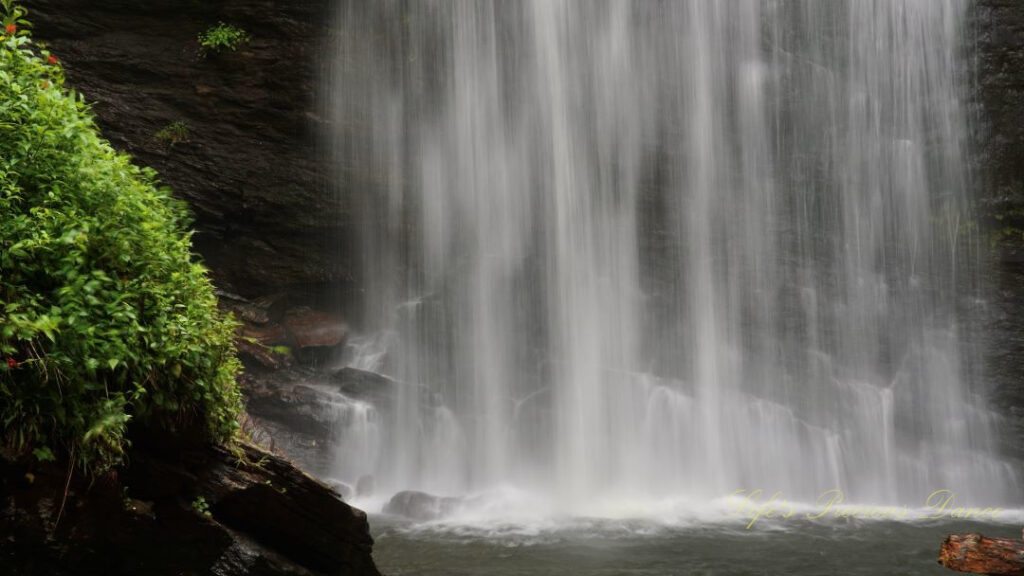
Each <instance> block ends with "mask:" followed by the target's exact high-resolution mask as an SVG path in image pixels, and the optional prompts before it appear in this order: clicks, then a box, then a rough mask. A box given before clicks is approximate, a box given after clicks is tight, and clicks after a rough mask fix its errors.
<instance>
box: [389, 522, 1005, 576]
mask: <svg viewBox="0 0 1024 576" xmlns="http://www.w3.org/2000/svg"><path fill="white" fill-rule="evenodd" d="M1018 520H1019V518H1018ZM370 522H371V528H372V529H373V534H374V537H375V538H376V541H377V543H376V545H375V547H374V558H375V559H376V561H377V564H378V566H379V567H380V569H381V571H382V572H383V573H385V574H389V575H391V576H411V575H416V576H433V575H438V576H440V575H445V576H462V575H480V576H489V575H494V576H513V575H529V576H543V575H549V574H550V575H567V574H571V575H576V576H612V575H642V576H662V575H665V576H668V575H683V574H685V575H694V576H697V575H700V576H712V575H714V576H726V575H729V576H741V575H750V576H754V575H775V574H786V575H790V576H792V575H800V576H805V575H806V576H811V575H822V576H825V575H836V574H844V575H845V574H863V575H871V576H878V575H883V574H885V575H908V576H909V575H931V574H934V575H941V574H953V573H952V572H950V571H949V570H947V569H945V568H943V567H941V566H940V565H939V564H938V563H937V561H936V559H937V557H938V552H939V546H940V544H941V542H942V540H943V538H945V536H946V535H947V534H950V533H953V532H975V531H977V532H982V533H984V534H985V535H987V536H1002V537H1019V536H1020V529H1019V524H1009V523H979V522H970V521H955V520H949V519H945V520H941V521H940V520H930V521H917V522H894V521H868V520H850V519H847V520H841V519H829V520H827V521H809V520H806V519H802V520H797V519H790V520H779V521H760V522H758V523H757V524H756V525H755V526H754V527H753V528H752V529H750V530H746V529H745V528H744V522H743V521H741V520H736V521H733V522H729V523H707V524H703V525H688V526H671V525H666V524H663V523H657V522H652V521H648V520H581V519H577V520H571V521H565V522H563V523H557V522H554V523H552V524H549V525H541V526H534V527H532V528H525V527H524V526H522V525H515V524H504V525H503V524H501V523H495V524H492V525H490V526H487V527H481V526H475V527H474V526H465V525H463V526H458V525H452V524H428V525H422V524H420V525H417V524H412V523H409V522H406V521H401V520H398V519H396V518H394V517H387V516H371V519H370Z"/></svg>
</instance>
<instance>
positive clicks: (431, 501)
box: [384, 490, 460, 521]
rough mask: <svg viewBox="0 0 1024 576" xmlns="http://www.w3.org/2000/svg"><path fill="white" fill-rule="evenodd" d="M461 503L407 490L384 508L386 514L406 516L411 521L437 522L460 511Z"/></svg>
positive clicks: (394, 497) (393, 498)
mask: <svg viewBox="0 0 1024 576" xmlns="http://www.w3.org/2000/svg"><path fill="white" fill-rule="evenodd" d="M459 503H460V500H459V499H458V498H444V497H440V496H434V495H433V494H427V493H426V492H417V491H414V490H407V491H405V492H399V493H398V494H395V495H394V496H393V497H392V498H391V500H389V501H388V503H387V504H386V505H385V506H384V513H385V514H394V515H396V516H404V517H406V518H409V519H411V520H420V521H426V520H437V519H438V518H443V517H445V516H448V515H450V514H452V513H453V512H455V511H456V510H458V507H459Z"/></svg>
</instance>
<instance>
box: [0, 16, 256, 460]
mask: <svg viewBox="0 0 1024 576" xmlns="http://www.w3.org/2000/svg"><path fill="white" fill-rule="evenodd" d="M0 2H3V4H0V6H2V7H3V8H4V9H5V10H6V12H5V15H6V16H7V17H9V16H10V14H11V13H12V12H11V10H12V9H13V7H12V5H11V4H9V3H8V0H0ZM55 62H56V60H55V59H53V58H51V57H50V55H49V54H48V53H47V52H46V51H45V50H40V49H38V47H36V46H34V45H33V44H32V42H31V40H30V38H29V36H28V35H27V34H25V33H24V32H19V33H18V34H15V35H4V36H0V422H2V423H3V432H2V435H0V442H2V443H3V444H4V445H5V446H6V447H7V448H8V449H12V450H14V451H15V452H16V453H17V454H29V453H32V454H34V455H35V456H36V458H37V459H38V460H49V459H53V458H55V457H56V458H58V459H67V458H69V457H74V458H75V460H76V463H77V465H78V466H79V467H80V468H82V469H85V470H89V471H100V470H103V469H106V468H108V467H110V466H113V465H116V464H117V463H119V462H120V461H121V460H122V457H123V454H124V450H125V444H126V440H125V430H126V426H127V424H128V422H129V421H131V420H136V421H140V422H141V423H144V424H145V425H146V426H148V427H151V428H154V429H159V430H167V431H176V430H181V429H184V428H185V427H190V428H196V429H200V430H203V431H204V432H205V434H204V436H205V437H206V438H207V439H209V440H211V441H226V440H228V439H230V438H231V437H232V435H233V434H234V431H235V430H236V429H237V424H236V414H237V413H238V411H239V409H240V400H239V395H238V391H237V388H236V386H235V375H236V373H237V370H238V366H239V364H238V361H237V359H236V358H235V351H234V345H233V341H232V339H233V330H234V321H233V320H231V319H230V318H225V317H224V316H223V315H222V314H220V313H219V312H218V310H217V302H216V299H215V297H214V294H213V288H212V286H211V284H210V281H209V279H208V278H207V274H206V270H205V268H203V267H202V265H200V264H198V263H196V262H194V261H193V254H192V245H191V237H190V233H189V232H188V229H187V224H188V222H187V212H186V210H185V207H184V205H183V204H181V203H180V202H178V201H177V200H174V199H173V198H171V196H170V195H169V191H168V190H167V189H166V188H164V187H161V186H159V185H158V183H157V179H156V174H155V173H154V172H153V171H152V170H150V169H147V168H139V167H136V166H135V165H133V164H132V162H131V160H130V158H129V157H128V156H127V155H124V154H119V153H117V152H116V151H114V150H113V148H111V146H110V144H109V143H107V142H106V141H105V140H103V139H102V138H101V136H100V135H99V132H98V130H97V128H96V125H95V123H94V121H93V118H92V116H91V114H90V112H89V107H88V105H87V104H86V103H85V101H84V100H83V99H82V98H81V97H80V96H78V95H76V94H74V93H72V92H69V91H68V90H66V89H65V88H64V87H63V72H62V71H61V69H60V67H59V66H58V65H56V64H55Z"/></svg>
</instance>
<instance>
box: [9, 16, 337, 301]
mask: <svg viewBox="0 0 1024 576" xmlns="http://www.w3.org/2000/svg"><path fill="white" fill-rule="evenodd" d="M26 5H27V6H28V8H29V9H30V11H31V13H30V15H29V17H30V19H31V20H32V21H33V22H34V24H35V33H36V37H37V39H39V40H41V41H44V42H47V43H48V44H49V45H50V47H51V48H52V49H53V50H54V52H55V53H56V54H57V55H58V56H59V57H60V58H61V60H62V61H63V62H64V65H65V67H66V69H67V74H68V78H69V80H70V82H71V84H72V85H73V86H74V87H75V88H76V89H77V90H79V91H80V92H81V93H82V94H84V95H85V97H86V99H88V100H89V101H90V102H94V103H95V107H94V110H95V112H96V115H97V118H98V121H99V124H100V127H101V128H102V129H103V132H104V135H105V136H106V137H107V138H109V139H110V140H111V141H112V142H113V143H114V144H115V145H116V146H118V147H119V148H121V149H123V150H125V151H127V152H130V153H131V154H133V155H134V156H135V157H136V158H137V159H138V161H139V162H140V163H142V164H145V165H148V166H152V167H153V168H155V169H157V170H158V171H159V172H160V174H161V176H162V178H163V180H164V181H165V182H166V183H167V184H168V185H170V186H171V187H172V188H173V190H174V192H175V194H176V195H178V196H179V197H181V198H184V199H185V200H187V201H188V203H189V204H190V205H191V207H192V210H193V212H194V214H195V217H196V227H197V235H196V238H195V239H196V245H197V248H198V250H199V251H200V253H201V254H202V255H203V257H204V258H205V260H206V262H207V263H208V265H209V266H210V267H211V268H212V269H213V271H214V273H215V276H216V278H217V280H218V283H219V284H220V285H221V286H222V287H225V288H229V289H233V290H235V291H237V292H240V293H243V294H248V295H253V294H258V293H261V292H266V291H268V290H275V289H279V288H281V287H286V286H316V285H324V284H335V285H337V284H344V283H345V282H346V281H348V280H351V277H352V274H351V271H352V270H353V266H351V263H350V260H349V259H348V258H347V256H348V254H349V252H348V251H345V250H342V249H341V248H342V247H343V246H345V245H346V231H347V230H351V229H352V228H353V227H352V226H351V218H352V214H351V210H350V204H349V203H348V202H347V201H346V197H345V196H344V195H343V194H339V193H338V191H337V190H336V189H335V187H334V186H333V185H332V180H333V178H329V177H327V174H328V172H330V170H329V168H330V167H327V166H325V165H324V162H323V160H322V158H321V156H320V154H318V142H320V141H321V136H322V131H323V130H324V122H323V121H322V119H321V117H320V115H319V114H318V112H317V110H318V105H317V93H318V91H317V86H318V78H319V76H320V65H321V61H322V55H323V53H324V50H325V48H324V46H325V40H326V38H327V37H328V35H329V32H330V23H331V18H330V17H329V13H330V6H331V2H330V1H329V0H210V1H201V0H147V1H145V2H139V1H137V0H28V1H27V2H26ZM218 22H226V23H229V24H232V25H235V26H239V27H241V28H243V29H244V30H246V31H247V32H249V34H250V35H251V37H252V41H251V42H250V43H248V44H246V45H244V46H242V47H241V48H240V49H239V50H238V51H237V52H228V53H226V54H221V55H219V56H218V55H215V56H210V57H204V56H202V55H201V54H200V50H199V48H200V46H199V43H198V40H197V37H198V35H199V34H200V33H201V32H203V31H205V30H206V29H208V28H209V27H210V26H213V25H216V24H217V23H218ZM175 122H182V123H184V124H186V125H187V126H188V127H189V130H188V134H187V137H186V138H185V139H184V140H183V141H179V142H174V143H172V142H170V141H168V140H167V139H161V138H160V137H158V136H157V134H158V133H159V132H160V130H161V129H163V128H165V127H167V126H169V125H171V124H173V123H175Z"/></svg>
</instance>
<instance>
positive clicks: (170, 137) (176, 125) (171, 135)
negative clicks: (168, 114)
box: [153, 121, 192, 146]
mask: <svg viewBox="0 0 1024 576" xmlns="http://www.w3.org/2000/svg"><path fill="white" fill-rule="evenodd" d="M191 136H192V127H191V126H189V125H188V124H186V123H184V122H180V121H179V122H171V123H170V124H168V125H167V126H164V127H163V128H161V129H159V130H157V131H156V134H153V139H155V140H156V141H158V142H163V143H164V144H167V145H169V146H174V145H175V144H181V143H182V142H188V140H189V137H191Z"/></svg>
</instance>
